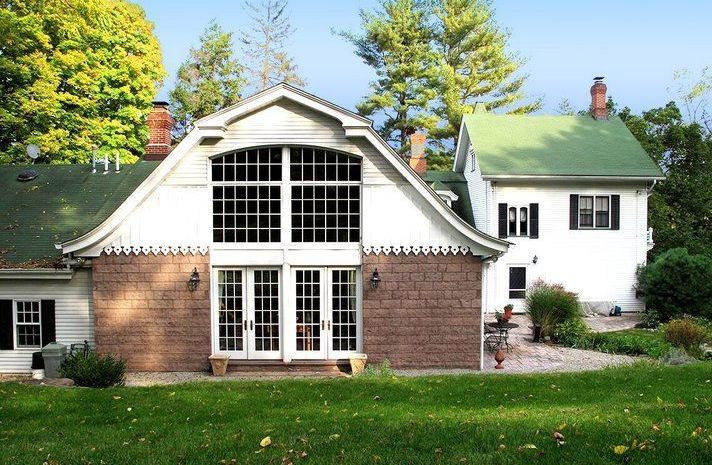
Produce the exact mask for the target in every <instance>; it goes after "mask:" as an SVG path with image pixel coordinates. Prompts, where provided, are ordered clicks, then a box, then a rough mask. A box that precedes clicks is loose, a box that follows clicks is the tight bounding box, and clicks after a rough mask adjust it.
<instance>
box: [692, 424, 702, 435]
mask: <svg viewBox="0 0 712 465" xmlns="http://www.w3.org/2000/svg"><path fill="white" fill-rule="evenodd" d="M700 434H702V427H701V426H698V427H697V428H695V431H693V432H692V436H699V435H700Z"/></svg>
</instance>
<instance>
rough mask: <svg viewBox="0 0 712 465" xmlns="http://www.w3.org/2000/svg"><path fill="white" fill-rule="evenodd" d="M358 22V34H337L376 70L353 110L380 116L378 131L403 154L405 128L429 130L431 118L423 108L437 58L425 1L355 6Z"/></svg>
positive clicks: (434, 79)
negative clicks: (371, 8)
mask: <svg viewBox="0 0 712 465" xmlns="http://www.w3.org/2000/svg"><path fill="white" fill-rule="evenodd" d="M361 23H362V28H363V33H362V34H361V35H356V34H352V33H341V34H342V36H343V37H345V38H346V39H347V40H349V41H350V42H351V43H353V45H354V46H355V47H356V55H358V56H359V57H361V59H363V61H364V63H366V64H367V65H369V66H371V67H372V68H374V69H375V71H376V76H377V78H376V80H375V81H373V82H372V83H371V90H372V92H371V94H370V95H368V96H367V97H366V98H365V99H364V100H363V101H362V102H361V103H360V104H359V105H358V106H357V108H358V111H359V113H361V114H362V115H365V116H372V115H377V116H382V117H383V123H382V124H381V125H380V127H379V128H378V131H379V133H380V134H381V136H382V137H383V138H384V139H385V140H387V141H388V142H389V143H392V144H394V145H395V147H396V148H397V149H398V150H399V151H400V152H401V153H405V152H406V151H407V149H408V145H409V144H408V134H409V132H410V131H413V130H421V131H422V130H426V131H427V130H430V129H432V128H434V127H435V123H436V121H437V117H436V116H434V115H432V114H431V113H429V111H428V109H429V106H430V103H431V101H432V100H433V99H434V98H435V95H436V83H437V67H436V64H437V60H436V55H435V53H434V52H433V50H432V48H431V45H430V40H431V37H432V34H431V28H432V25H431V24H430V22H429V15H428V8H427V5H426V4H425V2H423V1H420V0H381V3H380V10H378V11H374V12H368V11H365V10H362V11H361Z"/></svg>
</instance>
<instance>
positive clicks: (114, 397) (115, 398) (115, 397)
mask: <svg viewBox="0 0 712 465" xmlns="http://www.w3.org/2000/svg"><path fill="white" fill-rule="evenodd" d="M111 398H112V399H114V400H119V399H121V396H112V397H111Z"/></svg>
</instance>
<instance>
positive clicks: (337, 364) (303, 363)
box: [227, 360, 351, 376]
mask: <svg viewBox="0 0 712 465" xmlns="http://www.w3.org/2000/svg"><path fill="white" fill-rule="evenodd" d="M227 371H228V372H229V373H240V374H242V373H284V374H288V373H295V374H324V375H328V374H332V375H337V376H339V375H344V374H350V373H351V366H350V364H349V362H348V360H294V361H292V362H291V363H284V362H283V361H281V360H231V361H230V362H229V363H228V365H227Z"/></svg>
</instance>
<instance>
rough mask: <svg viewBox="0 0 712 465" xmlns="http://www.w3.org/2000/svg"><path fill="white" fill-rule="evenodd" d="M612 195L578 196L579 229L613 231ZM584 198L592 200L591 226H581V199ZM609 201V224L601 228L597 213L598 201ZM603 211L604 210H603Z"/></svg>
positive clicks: (607, 215)
mask: <svg viewBox="0 0 712 465" xmlns="http://www.w3.org/2000/svg"><path fill="white" fill-rule="evenodd" d="M611 197H612V194H578V212H577V215H578V216H577V219H578V229H611V222H612V218H611V214H612V212H611V204H612V200H611ZM582 198H590V199H591V224H590V225H583V224H581V210H582V208H581V199H582ZM603 198H605V199H607V202H608V210H607V211H606V218H607V224H606V225H604V226H600V225H599V224H598V218H597V213H598V210H597V209H596V201H597V200H598V199H603ZM601 211H603V210H601Z"/></svg>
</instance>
